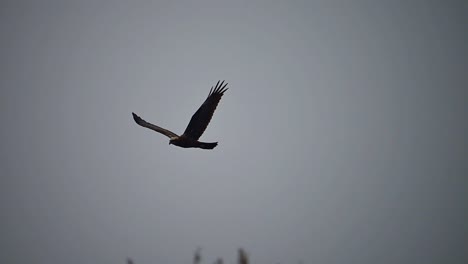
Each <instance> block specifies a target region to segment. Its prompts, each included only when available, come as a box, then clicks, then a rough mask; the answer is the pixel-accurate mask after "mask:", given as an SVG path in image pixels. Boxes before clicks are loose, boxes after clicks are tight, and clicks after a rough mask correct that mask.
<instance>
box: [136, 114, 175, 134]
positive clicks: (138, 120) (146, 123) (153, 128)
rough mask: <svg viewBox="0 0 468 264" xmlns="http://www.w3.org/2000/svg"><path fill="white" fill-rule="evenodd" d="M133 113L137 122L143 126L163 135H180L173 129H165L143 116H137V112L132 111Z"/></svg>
mask: <svg viewBox="0 0 468 264" xmlns="http://www.w3.org/2000/svg"><path fill="white" fill-rule="evenodd" d="M132 115H133V119H134V120H135V122H136V123H137V124H139V125H140V126H142V127H146V128H149V129H151V130H154V131H156V132H159V133H161V134H163V135H166V136H167V137H169V138H171V137H178V135H177V134H176V133H174V132H172V131H169V130H167V129H164V128H162V127H158V126H157V125H153V124H151V123H148V122H146V121H145V120H143V119H141V117H139V116H137V115H136V114H135V113H132Z"/></svg>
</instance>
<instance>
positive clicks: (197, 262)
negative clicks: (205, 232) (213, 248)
mask: <svg viewBox="0 0 468 264" xmlns="http://www.w3.org/2000/svg"><path fill="white" fill-rule="evenodd" d="M237 252H238V253H237V254H238V255H237V263H238V264H249V256H248V255H247V252H245V250H244V249H242V248H239V250H238V251H237ZM201 261H202V255H201V248H197V250H196V251H195V253H194V254H193V264H201ZM223 263H224V261H223V259H222V258H218V259H216V260H215V261H214V262H213V264H223ZM127 264H134V263H133V260H132V259H131V258H127Z"/></svg>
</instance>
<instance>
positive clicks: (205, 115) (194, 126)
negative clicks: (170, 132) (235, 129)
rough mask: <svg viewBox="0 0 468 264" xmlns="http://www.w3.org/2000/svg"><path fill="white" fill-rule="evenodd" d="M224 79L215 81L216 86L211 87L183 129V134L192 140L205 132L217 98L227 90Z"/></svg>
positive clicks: (217, 101)
mask: <svg viewBox="0 0 468 264" xmlns="http://www.w3.org/2000/svg"><path fill="white" fill-rule="evenodd" d="M223 84H224V81H222V82H221V83H220V81H218V83H216V86H215V87H214V89H213V87H211V90H210V93H209V94H208V97H207V98H206V100H205V102H204V103H203V104H202V105H201V106H200V108H198V110H197V112H195V114H193V116H192V119H190V122H189V124H188V126H187V128H186V129H185V131H184V135H185V136H187V137H189V138H192V139H194V140H198V139H199V138H200V136H201V135H202V134H203V132H205V129H206V127H207V126H208V124H209V123H210V121H211V117H213V113H214V111H215V110H216V107H217V106H218V103H219V100H221V97H222V96H223V94H224V92H225V91H227V89H228V88H226V86H227V83H225V84H224V85H223Z"/></svg>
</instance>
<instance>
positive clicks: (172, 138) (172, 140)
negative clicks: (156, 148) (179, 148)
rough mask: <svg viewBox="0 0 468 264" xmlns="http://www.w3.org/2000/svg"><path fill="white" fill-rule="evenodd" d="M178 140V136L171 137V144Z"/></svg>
mask: <svg viewBox="0 0 468 264" xmlns="http://www.w3.org/2000/svg"><path fill="white" fill-rule="evenodd" d="M176 140H177V137H171V138H170V139H169V145H171V144H174V141H176Z"/></svg>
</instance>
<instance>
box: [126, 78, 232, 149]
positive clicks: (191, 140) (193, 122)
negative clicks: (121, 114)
mask: <svg viewBox="0 0 468 264" xmlns="http://www.w3.org/2000/svg"><path fill="white" fill-rule="evenodd" d="M223 84H224V81H222V82H221V83H220V82H219V81H218V83H217V84H216V86H215V87H214V89H213V87H211V90H210V93H209V94H208V97H207V98H206V100H205V102H204V103H203V104H202V105H201V106H200V108H199V109H198V110H197V112H195V114H193V116H192V118H191V119H190V122H189V124H188V126H187V128H186V129H185V131H184V133H183V134H182V135H180V136H178V135H177V134H176V133H174V132H172V131H170V130H167V129H164V128H162V127H159V126H156V125H154V124H151V123H148V122H146V121H145V120H143V119H142V118H141V117H139V116H138V115H136V114H135V113H132V115H133V119H134V120H135V122H136V123H137V124H138V125H140V126H142V127H146V128H149V129H152V130H154V131H156V132H158V133H161V134H163V135H166V136H167V137H169V138H170V140H169V144H173V145H176V146H179V147H182V148H202V149H213V148H215V147H216V146H217V145H218V142H212V143H207V142H201V141H198V139H199V138H200V136H201V135H202V134H203V132H204V131H205V129H206V128H207V126H208V124H209V123H210V121H211V117H212V116H213V113H214V111H215V110H216V107H217V106H218V103H219V101H220V100H221V97H222V96H223V94H224V92H225V91H226V90H227V88H226V86H227V83H226V84H224V85H223Z"/></svg>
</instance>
